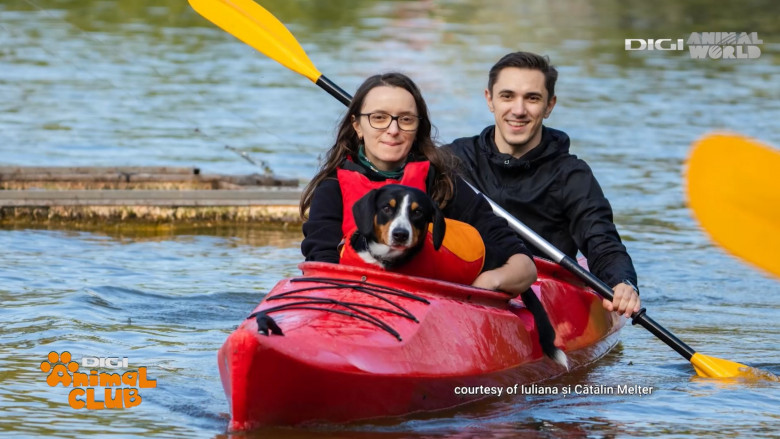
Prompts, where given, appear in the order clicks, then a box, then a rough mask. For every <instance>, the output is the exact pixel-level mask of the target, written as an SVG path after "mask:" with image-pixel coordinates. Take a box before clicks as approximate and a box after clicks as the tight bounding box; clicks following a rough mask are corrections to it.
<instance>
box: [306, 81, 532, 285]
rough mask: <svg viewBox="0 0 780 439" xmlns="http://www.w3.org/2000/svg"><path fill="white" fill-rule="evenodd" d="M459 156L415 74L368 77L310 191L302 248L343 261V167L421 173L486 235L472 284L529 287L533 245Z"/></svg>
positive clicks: (309, 254)
mask: <svg viewBox="0 0 780 439" xmlns="http://www.w3.org/2000/svg"><path fill="white" fill-rule="evenodd" d="M454 160H455V159H454V158H453V156H451V155H449V153H447V152H445V151H444V150H442V149H439V148H436V145H435V144H434V142H433V140H432V139H431V122H430V119H429V118H428V108H427V106H426V104H425V101H424V100H423V98H422V95H421V94H420V91H419V89H418V88H417V86H416V85H415V84H414V82H412V80H411V79H409V78H408V77H407V76H405V75H403V74H400V73H386V74H383V75H375V76H372V77H370V78H368V79H367V80H366V81H365V82H364V83H363V84H362V85H361V86H360V87H359V88H358V90H357V92H356V93H355V96H354V98H353V99H352V103H351V105H350V106H349V109H348V110H347V114H346V115H345V117H344V119H343V120H342V122H341V123H340V125H339V131H338V135H337V139H336V143H335V145H333V147H331V149H330V150H329V151H328V153H327V156H326V159H325V164H324V165H323V166H322V168H321V169H320V170H319V172H317V174H316V175H315V176H314V178H313V179H312V181H311V182H310V183H309V185H308V186H307V187H306V189H305V190H304V192H303V197H302V201H301V217H302V218H304V220H306V221H305V223H304V225H303V234H304V236H305V237H304V240H303V242H302V243H301V250H302V252H303V255H304V256H305V257H306V260H307V261H321V262H333V263H338V262H339V245H340V243H341V242H342V240H343V238H344V232H343V230H342V223H343V222H344V221H345V212H349V210H345V209H344V203H343V193H342V190H343V189H344V190H350V189H349V188H342V187H341V184H340V180H339V173H338V171H339V169H341V170H342V171H344V170H346V171H351V173H357V174H360V175H363V176H365V177H367V178H368V179H369V180H371V181H373V182H384V181H388V182H390V181H392V182H394V183H397V182H399V181H400V182H401V183H402V184H407V180H413V179H414V178H417V177H413V176H414V175H420V174H421V173H422V175H423V176H422V178H423V179H424V181H423V186H424V187H425V189H427V193H428V195H430V196H431V198H432V199H433V200H434V202H436V203H438V205H439V207H440V208H441V209H442V211H443V213H444V216H445V217H447V218H451V219H454V220H458V221H462V222H465V223H468V224H470V225H471V226H473V227H474V228H476V229H477V231H478V232H479V235H480V236H481V237H482V240H483V241H484V243H485V248H486V255H485V261H484V266H483V269H482V272H481V273H480V274H479V276H477V278H476V279H475V280H474V282H473V284H472V285H473V286H475V287H479V288H485V289H489V290H497V291H503V292H506V293H509V294H510V295H511V296H512V297H516V296H517V295H518V294H520V293H521V292H523V291H525V290H527V289H528V288H529V287H530V286H531V284H532V283H533V282H534V281H535V280H536V267H535V266H534V263H533V260H532V259H531V253H530V251H529V250H528V249H527V248H526V247H525V245H524V244H523V242H522V241H521V240H520V239H519V238H518V237H517V235H516V234H515V233H514V232H513V231H512V230H511V229H509V227H508V225H507V223H506V221H505V220H504V219H502V218H499V217H497V216H495V215H494V214H493V211H492V209H491V208H490V205H489V204H488V203H487V201H485V200H484V198H482V197H481V196H478V195H477V194H475V193H474V192H473V191H472V190H471V188H469V187H468V185H467V184H466V183H465V182H464V181H463V180H461V179H460V178H459V177H457V176H456V175H455V172H454V169H455V161H454ZM344 174H345V173H344V172H342V175H344ZM346 174H350V173H346ZM353 198H354V197H353ZM349 207H350V209H351V206H349ZM307 210H309V215H308V219H306V216H305V213H306V211H307Z"/></svg>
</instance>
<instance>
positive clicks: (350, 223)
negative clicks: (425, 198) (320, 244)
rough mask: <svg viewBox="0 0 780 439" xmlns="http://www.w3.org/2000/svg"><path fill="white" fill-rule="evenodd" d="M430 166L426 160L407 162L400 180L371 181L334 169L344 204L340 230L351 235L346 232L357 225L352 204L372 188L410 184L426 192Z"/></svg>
mask: <svg viewBox="0 0 780 439" xmlns="http://www.w3.org/2000/svg"><path fill="white" fill-rule="evenodd" d="M430 168H431V162H429V161H427V160H425V161H421V162H409V163H407V164H406V167H404V176H403V177H401V179H400V180H391V179H387V180H384V181H371V180H369V179H368V177H366V176H365V175H363V174H361V173H360V172H357V171H348V170H346V169H341V168H339V169H338V170H337V171H336V176H337V177H338V179H339V186H341V200H342V205H343V206H344V211H343V215H342V218H343V220H342V222H341V232H342V233H343V234H344V236H351V235H348V233H350V232H353V231H354V229H355V228H356V227H357V225H356V224H355V218H354V217H353V216H352V206H353V205H354V204H355V203H356V202H357V200H359V199H360V198H361V197H363V195H365V194H367V193H369V192H370V191H371V190H372V189H379V188H380V187H382V186H385V185H388V184H402V185H404V186H411V187H413V188H417V189H419V190H421V191H423V192H426V193H427V192H428V189H427V188H426V180H428V170H429V169H430Z"/></svg>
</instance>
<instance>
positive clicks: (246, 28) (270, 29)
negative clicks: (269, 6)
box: [189, 0, 322, 82]
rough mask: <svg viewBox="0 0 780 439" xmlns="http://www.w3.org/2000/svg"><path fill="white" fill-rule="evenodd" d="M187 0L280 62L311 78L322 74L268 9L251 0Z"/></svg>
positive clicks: (242, 39) (201, 11)
mask: <svg viewBox="0 0 780 439" xmlns="http://www.w3.org/2000/svg"><path fill="white" fill-rule="evenodd" d="M189 2H190V6H192V9H195V11H196V12H197V13H198V14H200V15H202V16H203V17H204V18H206V19H207V20H209V21H211V22H212V23H214V24H216V25H217V26H219V27H220V28H222V30H224V31H225V32H227V33H229V34H230V35H233V36H234V37H236V38H238V39H239V40H241V41H243V42H244V43H246V44H248V45H250V46H252V47H253V48H255V49H256V50H257V51H259V52H260V53H263V54H264V55H266V56H267V57H269V58H271V59H273V60H275V61H276V62H278V63H279V64H281V65H283V66H285V67H287V68H288V69H290V70H292V71H294V72H296V73H300V74H301V75H303V76H305V77H307V78H309V79H310V80H311V81H312V82H317V79H319V77H320V76H322V74H321V73H320V72H319V71H318V70H317V68H316V67H314V64H313V63H312V62H311V60H309V57H308V55H306V52H304V50H303V48H302V47H301V45H300V44H299V43H298V40H296V39H295V37H294V36H293V34H292V33H290V31H289V30H287V28H286V27H285V26H284V25H283V24H282V23H281V22H280V21H279V20H277V19H276V17H274V16H273V15H271V13H270V12H268V11H267V10H265V8H263V7H262V6H260V5H258V4H257V3H255V2H253V1H252V0H189Z"/></svg>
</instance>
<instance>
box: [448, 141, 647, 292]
mask: <svg viewBox="0 0 780 439" xmlns="http://www.w3.org/2000/svg"><path fill="white" fill-rule="evenodd" d="M494 132H495V126H489V127H487V128H485V129H484V130H483V131H482V133H481V134H480V135H479V136H474V137H465V138H462V139H457V140H455V141H454V142H453V143H452V144H451V145H448V146H449V147H451V148H452V151H453V152H454V153H455V155H457V156H458V157H459V158H460V159H461V161H462V162H463V165H464V166H463V169H462V171H463V175H464V176H465V177H466V179H467V180H468V181H470V182H472V183H473V184H474V185H475V186H476V187H477V188H478V189H479V190H480V191H482V192H483V193H484V194H485V195H487V196H488V197H490V198H491V199H493V200H494V201H496V202H497V203H498V204H500V205H501V206H502V207H503V208H504V209H506V210H507V211H509V213H511V214H512V215H514V216H515V217H516V218H517V219H519V220H520V221H522V222H523V223H525V224H526V225H527V226H528V227H530V228H531V229H533V230H534V231H535V232H536V233H538V234H539V235H541V236H542V237H543V238H544V239H546V240H547V241H549V242H550V243H551V244H552V245H554V246H555V247H556V248H558V249H559V250H561V251H562V252H564V253H565V254H567V255H568V256H570V257H576V255H577V250H578V249H579V250H580V251H581V252H582V254H583V255H584V256H585V257H586V258H587V259H588V265H589V267H590V270H591V272H592V273H593V274H595V275H596V276H597V277H599V278H600V279H601V280H603V281H604V282H606V283H607V284H608V285H610V286H615V285H617V284H619V283H620V282H621V281H623V280H624V279H628V280H630V281H631V282H633V283H634V284H636V282H637V279H636V271H635V270H634V265H633V263H632V262H631V257H630V256H629V255H628V252H626V248H625V246H623V243H622V242H621V241H620V235H618V232H617V229H616V228H615V225H614V223H613V222H612V207H611V206H610V205H609V201H607V199H606V198H605V197H604V193H603V192H602V190H601V186H599V183H598V182H597V181H596V178H595V177H594V176H593V172H592V171H591V169H590V167H589V166H588V164H587V163H585V162H584V161H583V160H580V159H578V158H577V156H575V155H573V154H570V153H569V136H568V135H566V133H564V132H563V131H558V130H555V129H552V128H547V127H543V128H542V140H541V143H540V144H539V145H538V146H537V147H535V148H533V149H532V150H530V151H528V152H527V153H526V154H525V155H523V156H522V157H521V158H515V157H513V156H511V155H509V154H503V153H501V152H499V151H498V148H497V147H496V144H495V141H494ZM526 244H527V245H528V246H529V247H530V248H531V250H532V251H533V252H534V254H535V255H537V256H544V254H543V253H541V251H540V250H538V249H536V248H535V247H534V246H533V244H532V243H526Z"/></svg>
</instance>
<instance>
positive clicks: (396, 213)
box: [350, 184, 446, 269]
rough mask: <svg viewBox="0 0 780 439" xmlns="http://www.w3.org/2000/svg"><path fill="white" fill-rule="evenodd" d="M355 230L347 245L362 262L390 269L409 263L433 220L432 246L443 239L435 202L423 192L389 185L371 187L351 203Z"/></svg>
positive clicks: (441, 216)
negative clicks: (353, 203) (377, 187)
mask: <svg viewBox="0 0 780 439" xmlns="http://www.w3.org/2000/svg"><path fill="white" fill-rule="evenodd" d="M352 215H353V216H354V218H355V225H356V226H357V232H355V233H354V234H353V235H352V236H351V237H350V245H351V246H352V248H353V249H354V250H355V252H357V254H358V256H360V257H361V258H362V259H363V260H364V261H365V262H367V263H369V264H375V265H379V266H381V267H382V268H384V269H392V268H394V267H398V266H400V265H403V264H404V263H406V262H408V261H409V260H410V259H411V258H412V257H413V256H414V255H415V254H416V253H417V252H418V251H419V250H420V248H421V247H422V245H423V242H424V241H425V237H426V235H427V233H428V224H431V223H433V233H432V238H433V247H434V249H436V250H438V249H439V248H440V247H441V243H442V241H443V240H444V232H445V228H446V226H445V222H444V215H443V214H442V212H441V210H439V207H438V206H437V205H436V203H434V202H433V200H431V198H430V197H429V196H428V195H427V194H426V193H425V192H423V191H421V190H419V189H415V188H413V187H409V186H402V185H398V184H389V185H386V186H382V187H381V188H379V189H373V190H371V191H369V192H368V193H367V194H366V195H364V196H363V197H362V198H360V199H359V200H358V201H357V202H356V203H355V205H354V206H352Z"/></svg>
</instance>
